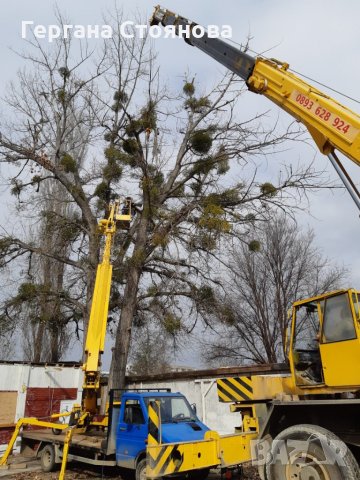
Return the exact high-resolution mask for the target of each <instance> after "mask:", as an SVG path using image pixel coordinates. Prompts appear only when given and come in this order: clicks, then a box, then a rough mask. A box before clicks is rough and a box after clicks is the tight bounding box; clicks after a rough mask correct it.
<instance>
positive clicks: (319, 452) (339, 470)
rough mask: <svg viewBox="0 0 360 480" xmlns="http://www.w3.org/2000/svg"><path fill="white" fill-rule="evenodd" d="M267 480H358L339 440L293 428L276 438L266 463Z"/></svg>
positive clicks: (311, 429)
mask: <svg viewBox="0 0 360 480" xmlns="http://www.w3.org/2000/svg"><path fill="white" fill-rule="evenodd" d="M266 477H267V478H268V479H269V480H291V479H295V478H296V479H299V480H301V479H306V480H307V479H311V480H359V479H360V469H359V465H358V464H357V462H356V460H355V458H354V456H353V454H352V453H351V451H350V450H349V449H348V447H347V446H346V445H345V443H344V442H343V441H342V440H340V438H339V437H337V436H336V435H334V434H333V433H332V432H329V431H328V430H326V429H325V428H322V427H318V426H316V425H294V426H293V427H289V428H287V429H286V430H284V431H282V432H281V433H280V434H279V435H278V436H277V437H275V439H274V441H273V443H272V447H271V451H270V454H269V455H268V458H267V462H266Z"/></svg>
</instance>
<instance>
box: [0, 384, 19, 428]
mask: <svg viewBox="0 0 360 480" xmlns="http://www.w3.org/2000/svg"><path fill="white" fill-rule="evenodd" d="M17 395H18V394H17V392H0V405H1V408H0V426H1V425H6V424H7V425H8V424H9V423H11V424H12V423H14V420H15V414H16V403H17Z"/></svg>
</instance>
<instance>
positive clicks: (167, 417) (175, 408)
mask: <svg viewBox="0 0 360 480" xmlns="http://www.w3.org/2000/svg"><path fill="white" fill-rule="evenodd" d="M155 400H158V401H159V402H160V414H161V423H178V422H195V421H197V418H196V415H195V413H194V412H193V410H192V409H191V407H190V405H189V404H188V402H187V400H186V399H185V398H184V397H153V398H146V400H145V401H146V407H148V406H149V403H150V402H154V401H155Z"/></svg>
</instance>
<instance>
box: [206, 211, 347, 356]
mask: <svg viewBox="0 0 360 480" xmlns="http://www.w3.org/2000/svg"><path fill="white" fill-rule="evenodd" d="M252 234H253V235H254V236H255V238H256V239H253V240H251V241H248V242H247V243H240V245H238V246H237V248H235V249H234V250H233V252H232V254H231V258H232V260H231V261H230V265H229V266H230V269H231V270H230V272H231V273H230V276H229V279H228V281H227V282H226V294H220V295H215V296H214V297H213V307H214V308H213V313H214V315H213V320H215V322H214V323H212V325H213V333H212V335H210V338H209V341H208V342H207V345H206V348H204V355H205V357H206V358H207V360H208V361H210V362H216V363H217V364H219V363H227V364H229V363H233V364H234V363H235V364H239V363H244V362H255V363H267V362H270V363H276V362H278V361H283V360H284V357H285V355H284V348H285V332H286V330H287V328H288V324H289V318H288V315H287V312H288V311H289V309H290V308H291V304H292V302H294V301H295V300H300V299H301V298H306V297H311V296H314V295H318V294H321V293H324V292H326V291H329V290H332V289H336V288H340V285H341V284H342V282H343V281H344V279H345V277H346V275H347V273H348V272H347V270H346V269H344V268H343V267H338V266H336V264H335V263H334V262H331V261H329V260H328V259H326V258H324V257H323V256H322V254H321V252H320V251H319V249H318V248H316V247H315V246H314V234H313V232H312V231H307V232H305V233H303V232H301V231H300V230H299V227H298V225H296V223H294V222H292V221H290V220H289V219H288V218H287V217H286V216H285V215H278V216H276V217H275V218H273V219H272V220H270V221H269V222H266V223H264V224H262V225H261V226H260V227H259V228H257V229H256V230H255V231H254V232H253V233H252ZM250 238H251V237H250Z"/></svg>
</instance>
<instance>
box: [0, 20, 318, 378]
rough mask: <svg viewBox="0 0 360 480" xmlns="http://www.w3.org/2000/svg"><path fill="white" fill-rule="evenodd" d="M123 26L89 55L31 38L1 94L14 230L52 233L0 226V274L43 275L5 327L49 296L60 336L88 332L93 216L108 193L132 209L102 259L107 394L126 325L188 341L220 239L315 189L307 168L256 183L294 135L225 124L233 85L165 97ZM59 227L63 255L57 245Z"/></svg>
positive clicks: (1, 149) (1, 141)
mask: <svg viewBox="0 0 360 480" xmlns="http://www.w3.org/2000/svg"><path fill="white" fill-rule="evenodd" d="M60 22H61V23H64V22H62V21H61V20H60ZM121 22H122V18H121V14H120V13H119V12H117V11H115V12H114V13H113V17H112V18H111V19H108V20H107V23H112V24H113V30H114V35H113V37H112V39H109V41H108V42H107V43H106V44H104V46H103V50H102V51H101V52H100V53H99V52H98V53H96V52H93V51H90V50H89V49H88V48H87V46H86V44H85V45H83V46H82V48H80V49H78V48H76V45H75V47H74V41H75V39H71V38H68V39H58V41H56V42H53V44H51V45H49V47H48V50H44V48H43V46H42V44H40V43H39V40H37V39H36V38H34V41H32V42H30V47H31V48H32V52H33V53H31V54H28V55H23V59H24V61H27V62H28V63H29V64H30V67H31V70H30V71H22V72H21V73H20V75H19V84H18V85H17V86H15V85H13V86H12V87H11V89H10V92H9V95H8V98H7V105H8V108H11V109H12V111H13V113H14V114H15V115H13V118H12V120H11V121H9V122H5V121H3V122H2V125H1V137H0V159H1V161H2V162H5V163H7V164H8V165H10V166H11V168H12V170H11V173H12V175H11V184H12V191H13V193H14V194H15V195H16V198H17V200H18V206H20V207H21V208H19V209H18V215H19V223H20V219H21V218H22V220H23V223H26V222H29V218H30V220H32V222H33V224H35V223H36V222H39V218H43V217H44V215H45V216H46V218H47V219H48V220H49V219H50V220H51V222H52V223H51V222H50V225H51V228H50V230H49V229H47V228H48V225H49V223H48V222H44V223H43V225H42V231H43V232H46V240H45V238H44V241H43V242H40V241H38V240H37V241H35V242H34V241H31V238H29V237H27V238H26V237H25V236H24V235H23V231H22V230H21V229H19V228H17V227H18V225H19V223H18V224H17V225H16V226H14V228H13V230H12V231H6V230H5V228H4V235H3V237H4V238H3V240H2V243H1V244H0V247H1V248H0V250H1V251H0V259H1V260H2V262H3V265H9V264H10V263H11V262H13V261H21V260H22V259H25V262H24V264H25V265H26V267H25V269H26V270H27V269H28V265H29V262H31V259H32V258H33V256H34V255H36V256H38V257H39V258H41V262H42V265H43V268H44V270H43V274H42V276H41V277H40V279H38V283H39V285H37V283H36V282H33V281H32V280H31V279H30V281H26V282H24V284H22V285H20V286H19V290H18V292H17V294H16V295H15V297H14V298H10V299H8V301H6V302H4V305H3V310H4V312H5V314H7V315H8V316H10V317H11V316H13V312H16V311H17V310H16V309H17V308H19V303H16V301H19V300H21V299H24V298H26V295H25V297H24V292H23V290H24V288H25V291H26V288H30V290H32V292H34V291H36V292H37V295H32V296H31V298H30V300H31V302H32V303H33V305H32V308H34V309H35V311H36V312H39V311H40V312H41V300H40V299H41V298H43V297H42V296H44V295H46V296H47V300H46V302H47V305H49V306H51V309H52V310H54V305H55V304H54V303H50V299H51V297H53V301H54V302H57V301H58V300H59V301H60V303H61V306H62V308H63V309H62V311H61V312H60V313H59V316H60V317H63V316H64V306H65V307H66V309H68V310H67V311H68V318H65V320H64V322H65V325H68V324H69V322H75V328H76V331H79V330H80V328H81V327H79V319H80V317H81V318H82V320H83V330H84V332H86V328H87V319H88V315H89V309H90V305H91V296H92V292H93V286H94V279H95V271H96V265H97V263H98V259H99V249H100V242H99V237H98V230H97V218H98V217H99V216H103V215H104V214H106V210H107V206H108V203H109V202H110V201H112V200H113V199H114V198H116V197H117V196H118V195H119V193H120V194H121V195H123V196H128V195H130V196H132V197H133V198H134V210H133V214H134V215H133V222H132V225H131V227H130V229H129V230H128V231H122V232H120V231H119V232H118V236H117V240H116V245H115V249H114V279H113V289H112V295H111V304H110V311H111V319H112V321H113V325H112V327H111V328H112V329H114V330H116V339H115V348H114V354H113V362H112V369H111V379H110V383H111V385H113V386H116V387H121V386H123V385H124V381H125V369H126V364H127V358H128V353H129V346H130V340H131V329H132V326H133V324H134V322H135V324H136V325H139V326H141V325H145V324H146V323H147V322H148V321H157V322H159V323H160V324H162V325H165V327H166V329H167V331H170V332H171V333H172V334H173V335H174V337H176V336H177V335H179V334H184V333H185V332H187V331H190V330H191V328H192V326H193V325H194V323H195V322H196V320H197V319H198V318H201V317H203V315H204V312H206V308H205V307H206V305H207V304H208V297H209V292H210V291H211V289H212V287H214V286H216V285H220V283H221V281H220V280H219V279H218V278H217V277H216V275H214V265H215V263H213V261H211V259H214V261H218V260H221V256H222V253H223V251H224V246H225V245H226V241H225V240H231V239H232V238H235V237H238V236H239V235H241V234H243V233H244V231H245V229H246V228H247V226H248V225H249V224H251V223H252V222H253V221H254V219H261V218H263V217H264V216H265V215H266V213H267V211H268V209H273V210H277V209H279V208H281V209H284V210H289V211H291V210H292V209H294V208H297V205H298V203H299V197H300V196H301V195H302V194H304V193H306V190H307V188H316V187H318V186H319V183H320V180H319V177H320V174H319V173H316V172H314V171H313V169H312V167H311V166H307V167H305V168H302V167H299V168H297V169H296V170H295V169H291V168H284V169H283V171H284V172H285V173H283V174H282V175H281V176H280V177H279V178H278V180H277V181H276V182H274V184H272V183H269V182H266V183H259V182H257V181H256V163H257V161H258V159H259V161H261V158H262V155H264V154H271V153H276V149H277V148H278V147H280V145H282V144H283V142H284V141H286V140H289V139H292V140H295V139H298V138H299V135H300V133H299V131H298V130H297V127H295V126H290V127H289V130H288V131H286V132H284V133H282V134H280V135H278V134H277V133H276V132H275V130H274V129H272V128H270V129H269V130H266V129H264V127H263V126H262V125H261V120H262V116H261V115H259V116H258V117H256V118H253V119H249V120H248V121H244V122H239V121H237V119H236V116H235V106H236V103H237V102H238V101H239V98H240V95H239V90H240V89H241V84H240V83H239V82H238V81H236V80H235V79H234V78H233V77H232V76H225V77H224V78H222V79H220V81H219V82H218V83H217V84H216V85H215V86H214V88H213V89H212V91H210V92H207V93H206V92H201V93H197V92H198V90H199V91H200V89H199V88H198V87H197V86H196V85H195V84H194V82H193V81H189V80H188V79H184V84H183V89H182V91H181V92H177V93H176V94H174V93H171V92H169V91H167V90H166V89H165V88H164V87H163V86H162V85H161V82H160V76H159V68H158V67H157V66H156V62H155V55H154V52H153V51H152V49H151V48H150V45H149V43H148V41H147V39H146V38H145V39H139V38H138V37H137V36H136V35H134V37H133V38H124V37H122V36H121V35H120V33H119V32H120V29H119V26H120V25H121ZM65 23H66V22H65ZM68 23H69V22H68ZM76 41H77V40H76ZM34 52H35V53H34ZM92 60H95V62H92ZM86 66H87V68H85V67H86ZM88 72H90V73H88ZM100 152H101V153H100ZM102 152H104V153H102ZM94 157H95V159H94ZM34 170H36V175H33V176H30V175H29V174H30V173H31V172H32V171H34ZM235 171H236V174H235ZM245 171H246V174H245ZM242 172H244V174H243V173H242ZM230 174H232V175H230ZM234 176H235V180H234V179H233V177H234ZM249 179H250V180H249ZM49 183H50V184H51V186H52V187H51V188H49V189H48V190H46V189H45V187H44V185H46V184H49ZM54 185H57V187H56V188H55V187H54ZM37 194H40V195H39V196H37ZM52 196H53V198H54V199H56V202H53V203H52V202H51V201H50V198H51V197H52ZM44 198H45V199H47V201H46V208H45V207H44ZM58 203H60V204H62V206H61V207H60V206H57V207H56V208H55V204H56V205H57V204H58ZM67 205H69V206H70V207H71V208H70V207H69V208H65V207H66V206H67ZM49 206H50V207H51V208H50V209H49V208H48V207H49ZM50 220H49V221H50ZM62 229H65V231H67V232H68V233H69V241H68V243H64V244H61V242H60V240H58V237H57V235H58V233H57V232H61V231H62ZM59 242H60V243H59ZM45 259H49V262H50V263H47V261H45ZM53 262H56V265H58V266H57V267H56V269H54V268H53V265H54V263H53ZM60 264H62V267H60ZM47 272H48V273H49V272H50V277H51V279H50V277H49V275H48V273H47ZM55 272H58V273H56V275H57V276H58V278H60V280H61V281H60V283H56V282H57V280H56V278H55V276H56V275H55ZM30 274H31V271H30ZM53 274H54V275H55V276H53ZM29 283H31V284H32V286H31V287H29V285H28V284H29ZM34 284H35V285H34ZM60 285H61V290H60V296H59V297H55V295H56V294H58V293H57V292H56V291H55V290H56V289H59V287H60ZM27 299H28V300H29V298H27ZM34 302H35V303H34ZM56 305H57V304H56ZM59 305H60V304H59ZM11 309H13V312H12V311H11ZM55 310H56V309H55ZM60 310H61V309H60ZM57 318H59V317H58V316H57ZM40 333H41V332H40Z"/></svg>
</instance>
